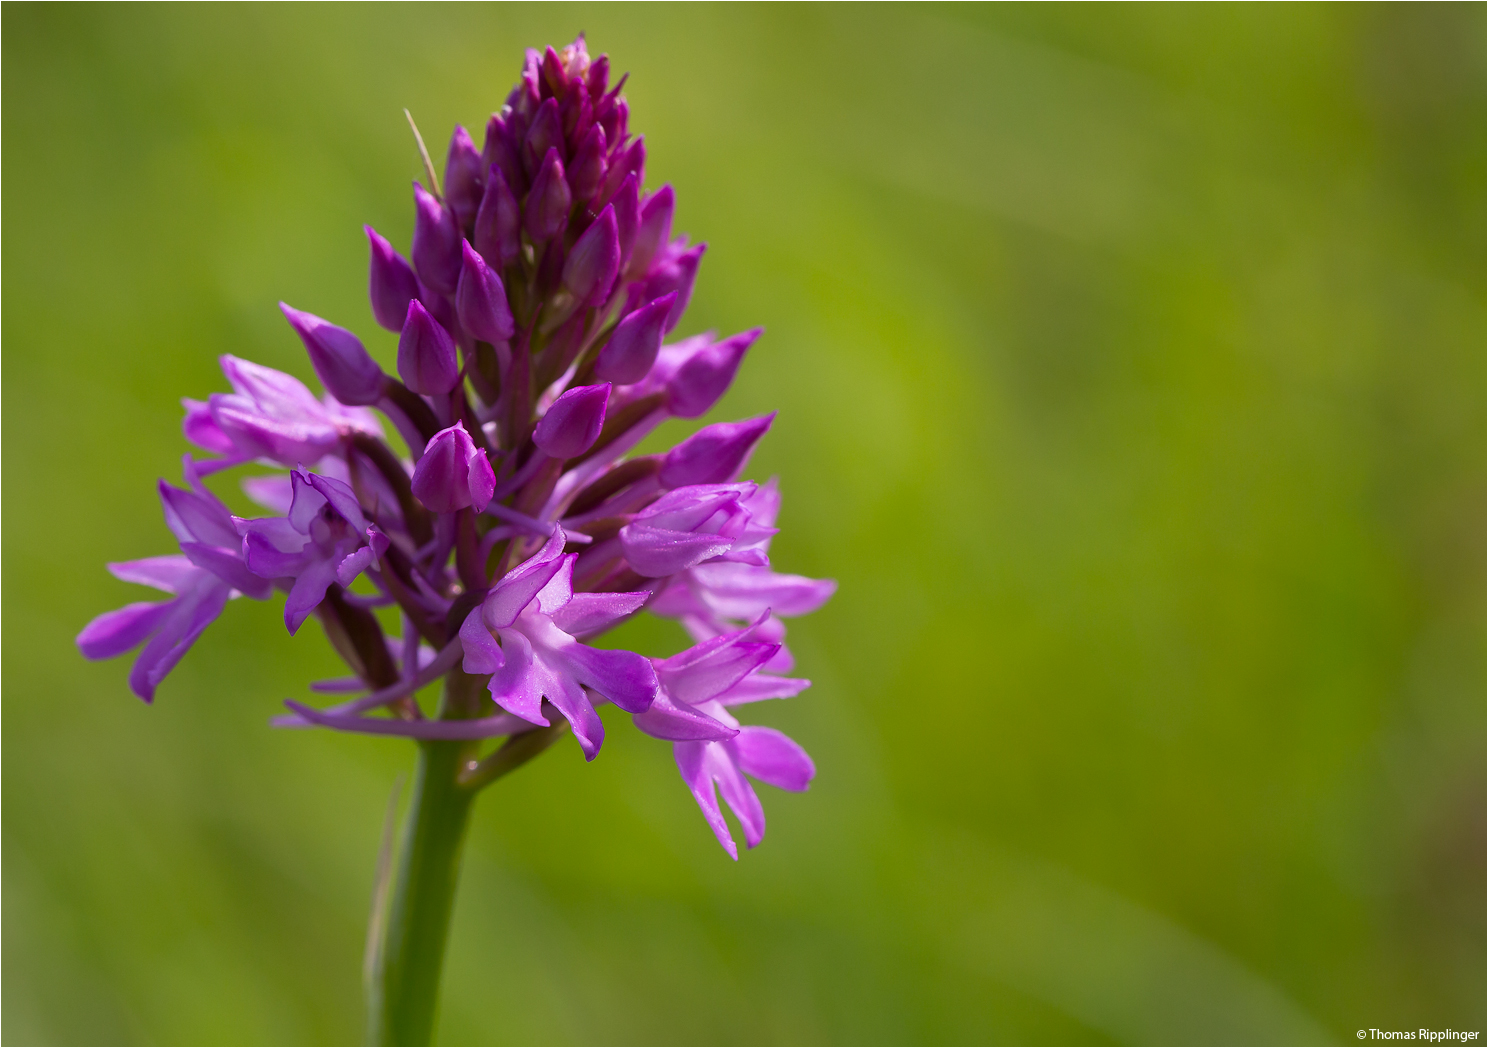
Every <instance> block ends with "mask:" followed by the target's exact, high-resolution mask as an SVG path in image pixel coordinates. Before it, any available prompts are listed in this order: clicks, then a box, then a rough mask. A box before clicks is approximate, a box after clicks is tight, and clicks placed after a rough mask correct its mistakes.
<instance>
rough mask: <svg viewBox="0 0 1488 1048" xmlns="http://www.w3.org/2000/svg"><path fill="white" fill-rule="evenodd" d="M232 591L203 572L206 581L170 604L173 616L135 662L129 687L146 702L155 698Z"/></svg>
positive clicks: (219, 611)
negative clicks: (162, 684) (156, 690)
mask: <svg viewBox="0 0 1488 1048" xmlns="http://www.w3.org/2000/svg"><path fill="white" fill-rule="evenodd" d="M230 592H231V590H230V588H229V587H228V586H227V584H226V583H224V582H221V581H219V580H218V579H216V578H214V577H213V576H211V575H207V574H206V573H205V572H204V573H203V576H202V579H201V580H200V581H199V582H198V583H197V585H196V586H195V587H193V588H192V589H191V590H190V591H188V592H187V593H186V594H184V595H182V597H181V598H180V599H179V600H174V601H171V602H170V605H171V613H170V614H169V615H167V616H166V617H165V620H164V621H163V622H162V623H161V624H160V630H159V632H157V633H156V634H155V636H153V637H151V638H150V640H149V641H148V642H147V643H146V644H145V646H144V648H143V650H141V651H140V653H139V657H138V658H136V659H135V660H134V667H133V668H132V669H131V670H130V671H129V687H130V689H131V690H132V691H133V692H134V693H135V694H136V695H138V696H139V697H140V698H142V699H144V700H145V701H146V702H150V701H151V700H153V699H154V697H155V689H156V688H157V687H159V685H160V682H161V681H163V680H164V679H165V677H166V674H168V673H170V671H171V670H172V669H174V668H175V665H176V663H178V662H180V661H181V658H182V656H184V655H185V654H186V652H188V651H189V650H191V645H192V644H194V643H196V638H197V637H200V636H201V633H202V630H204V629H206V628H207V627H208V626H210V625H211V624H212V622H213V620H215V619H216V618H217V616H218V615H220V614H222V608H223V605H225V604H226V603H227V596H228V593H230Z"/></svg>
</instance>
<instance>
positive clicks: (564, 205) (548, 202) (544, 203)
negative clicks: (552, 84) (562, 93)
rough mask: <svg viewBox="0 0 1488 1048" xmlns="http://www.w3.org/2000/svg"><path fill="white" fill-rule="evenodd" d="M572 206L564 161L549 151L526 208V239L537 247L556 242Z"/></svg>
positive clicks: (524, 222)
mask: <svg viewBox="0 0 1488 1048" xmlns="http://www.w3.org/2000/svg"><path fill="white" fill-rule="evenodd" d="M549 101H551V99H550V100H549ZM572 204H573V198H572V195H571V194H570V193H569V191H568V181H567V180H566V179H565V178H564V177H563V161H562V160H561V159H559V157H558V150H556V149H549V150H548V152H547V155H546V156H545V157H544V158H543V162H542V167H540V168H539V169H538V171H537V174H536V175H535V176H534V177H533V179H532V189H531V190H530V191H529V192H528V194H527V206H526V210H525V211H524V212H523V214H522V222H523V224H524V225H525V226H526V228H527V235H528V236H530V237H531V238H532V239H533V241H534V242H535V243H538V244H541V243H544V242H546V241H548V240H551V239H553V237H554V235H555V234H557V232H558V231H559V230H560V229H562V228H563V225H564V223H565V222H567V221H568V209H569V208H570V207H571V206H572Z"/></svg>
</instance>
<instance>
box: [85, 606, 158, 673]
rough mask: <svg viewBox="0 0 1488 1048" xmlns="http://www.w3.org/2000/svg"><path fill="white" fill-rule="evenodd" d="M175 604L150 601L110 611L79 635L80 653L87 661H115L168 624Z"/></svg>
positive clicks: (91, 623)
mask: <svg viewBox="0 0 1488 1048" xmlns="http://www.w3.org/2000/svg"><path fill="white" fill-rule="evenodd" d="M172 604H174V601H160V602H152V601H146V602H143V603H140V604H126V605H124V607H122V608H119V609H118V610H117V611H106V612H104V613H103V614H102V615H100V616H98V618H96V619H94V620H93V621H92V622H90V623H88V624H87V625H86V626H84V627H83V631H82V632H81V633H79V634H78V635H77V646H78V650H79V651H81V652H82V653H83V658H85V659H111V658H113V657H114V656H116V655H122V654H124V653H125V652H126V651H129V650H131V649H133V648H137V647H139V645H140V644H142V643H144V640H145V638H146V637H148V636H149V635H150V634H152V633H154V632H155V631H156V630H157V629H158V628H159V627H160V624H161V623H162V622H164V621H165V617H166V616H167V615H169V614H170V611H171V606H172Z"/></svg>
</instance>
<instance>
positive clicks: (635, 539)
mask: <svg viewBox="0 0 1488 1048" xmlns="http://www.w3.org/2000/svg"><path fill="white" fill-rule="evenodd" d="M733 544H734V543H733V540H732V539H729V538H726V537H723V536H720V535H708V534H697V533H695V532H690V531H671V530H668V529H665V528H653V527H651V526H649V525H647V524H643V523H640V522H636V523H632V524H627V525H626V526H625V527H623V528H621V529H620V546H621V548H622V549H624V550H625V559H626V561H627V562H628V563H629V564H630V566H631V567H632V568H633V569H635V571H636V573H637V574H639V575H646V576H650V577H652V578H661V577H663V576H666V575H675V574H676V573H677V572H679V571H684V570H686V569H687V568H690V567H692V566H693V565H694V564H701V563H702V562H703V561H705V560H707V559H709V558H710V557H716V556H718V555H719V554H722V553H727V552H728V551H729V550H730V549H731V548H732V547H733Z"/></svg>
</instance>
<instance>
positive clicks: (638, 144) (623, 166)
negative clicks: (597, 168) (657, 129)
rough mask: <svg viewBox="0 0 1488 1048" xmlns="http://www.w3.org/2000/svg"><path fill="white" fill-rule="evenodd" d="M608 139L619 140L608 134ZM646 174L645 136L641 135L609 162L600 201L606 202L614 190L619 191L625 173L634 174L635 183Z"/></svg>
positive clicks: (639, 181)
mask: <svg viewBox="0 0 1488 1048" xmlns="http://www.w3.org/2000/svg"><path fill="white" fill-rule="evenodd" d="M609 137H610V141H612V142H617V141H619V139H618V138H616V137H615V136H614V135H610V136H609ZM645 174H646V136H645V135H641V136H639V137H638V138H636V140H635V141H634V142H632V143H631V144H630V145H629V146H627V147H626V148H625V150H624V151H623V152H622V153H621V154H620V155H619V156H617V157H616V158H615V159H614V160H612V161H611V162H610V170H609V172H608V173H607V174H606V175H605V180H604V188H603V189H601V190H600V193H599V199H600V201H601V202H606V203H607V202H608V201H609V199H610V198H611V197H613V196H614V195H615V194H616V192H618V191H619V189H620V185H621V183H623V182H624V181H625V176H626V175H635V177H636V184H637V185H639V184H640V183H641V182H642V181H644V179H645Z"/></svg>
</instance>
